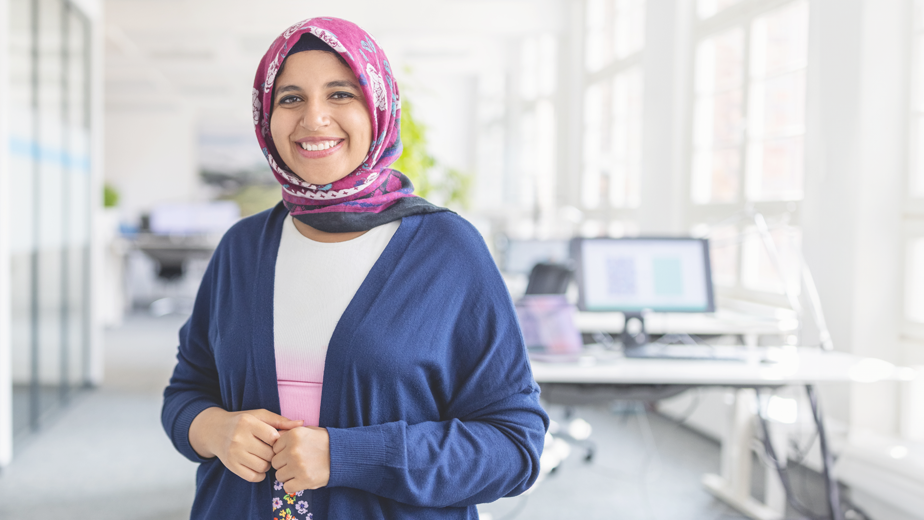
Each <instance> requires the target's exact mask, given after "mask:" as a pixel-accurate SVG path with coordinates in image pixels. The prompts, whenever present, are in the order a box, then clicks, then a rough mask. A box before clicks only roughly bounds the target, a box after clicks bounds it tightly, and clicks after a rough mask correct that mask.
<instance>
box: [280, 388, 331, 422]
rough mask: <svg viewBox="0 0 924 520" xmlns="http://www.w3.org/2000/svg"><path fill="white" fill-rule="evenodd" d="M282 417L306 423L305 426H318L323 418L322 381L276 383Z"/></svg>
mask: <svg viewBox="0 0 924 520" xmlns="http://www.w3.org/2000/svg"><path fill="white" fill-rule="evenodd" d="M276 384H277V385H278V387H279V406H280V408H281V412H282V416H283V417H288V418H289V419H293V420H296V421H298V420H302V421H305V426H317V425H318V420H319V418H320V416H321V384H322V382H321V381H318V382H316V383H306V382H302V381H283V380H281V379H279V380H277V381H276Z"/></svg>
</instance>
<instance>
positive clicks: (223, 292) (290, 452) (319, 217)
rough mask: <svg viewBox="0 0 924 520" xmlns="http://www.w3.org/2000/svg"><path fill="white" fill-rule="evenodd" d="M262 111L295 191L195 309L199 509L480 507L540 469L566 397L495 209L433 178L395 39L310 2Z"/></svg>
mask: <svg viewBox="0 0 924 520" xmlns="http://www.w3.org/2000/svg"><path fill="white" fill-rule="evenodd" d="M253 107H254V126H255V130H256V135H257V141H258V142H259V144H260V146H261V148H262V150H263V152H264V155H265V156H266V158H267V161H268V162H269V164H270V167H271V168H272V170H273V173H274V175H275V176H276V179H277V180H278V181H279V182H280V184H281V185H282V199H283V200H282V203H281V204H279V205H277V206H276V207H275V208H273V209H271V210H268V211H265V212H263V213H259V214H257V215H254V216H252V217H248V218H246V219H244V220H242V221H241V222H239V223H238V224H237V225H235V226H234V227H233V228H231V229H230V230H229V231H228V232H227V233H226V235H225V236H224V238H223V239H222V242H221V244H220V245H219V247H218V249H217V250H216V251H215V253H214V255H213V256H212V260H211V262H210V265H209V268H208V271H207V272H206V274H205V276H204V277H203V280H202V285H201V287H200V289H199V294H198V296H197V299H196V304H195V308H194V311H193V314H192V315H191V316H190V318H189V321H188V322H187V323H186V324H185V325H184V326H183V328H182V329H181V331H180V347H179V355H178V357H177V361H178V362H177V366H176V369H175V371H174V375H173V378H172V379H171V381H170V385H169V386H168V387H167V389H166V391H165V393H164V408H163V415H162V417H163V424H164V428H165V429H166V431H167V434H168V435H169V436H170V438H171V440H172V441H173V443H174V445H175V446H176V448H177V449H178V450H179V451H180V452H181V453H182V454H184V455H185V456H187V457H189V458H190V459H191V460H193V461H195V462H198V463H201V465H200V467H199V471H198V475H197V486H196V501H195V503H194V504H193V510H192V514H191V517H192V518H193V519H211V518H216V519H218V518H222V519H223V518H230V517H234V518H237V517H246V518H255V519H256V518H266V519H270V518H273V519H283V518H284V519H286V520H289V519H293V518H294V519H297V520H305V519H313V518H318V519H320V518H350V519H352V518H364V519H369V518H371V519H376V518H381V519H384V518H389V519H391V518H447V519H448V518H459V519H461V518H466V519H468V518H477V517H478V513H477V510H476V508H475V505H476V504H479V503H485V502H491V501H494V500H497V499H498V498H500V497H503V496H512V495H516V494H519V493H522V492H524V491H526V490H527V489H529V488H530V486H532V484H533V483H534V482H535V481H536V478H537V477H538V475H539V456H540V454H541V452H542V446H543V442H544V438H545V431H546V429H547V427H548V417H547V416H546V414H545V412H544V411H543V410H542V408H541V407H540V405H539V399H538V397H539V389H538V386H537V385H536V383H535V381H534V380H533V377H532V373H531V371H530V367H529V362H528V359H527V355H526V348H525V345H524V344H523V337H522V334H521V332H520V329H519V325H518V322H517V319H516V314H515V312H514V309H513V305H512V302H511V301H510V295H509V293H508V292H507V289H506V286H505V285H504V282H503V279H502V278H501V276H500V273H499V272H498V271H497V268H496V267H495V264H494V261H493V260H492V258H491V256H490V255H489V253H488V250H487V247H486V246H485V244H484V241H483V239H482V238H481V236H480V235H479V234H478V233H477V231H476V230H475V229H474V228H473V227H472V226H471V225H470V224H469V223H468V222H466V221H465V220H463V219H462V218H461V217H459V216H458V215H456V214H454V213H452V212H449V211H447V210H445V209H444V208H438V207H436V206H433V205H432V204H430V203H428V202H427V201H425V200H424V199H422V198H420V197H417V196H416V195H414V193H413V186H412V185H411V183H410V181H409V180H408V179H407V177H405V176H404V175H403V174H402V173H401V172H399V171H397V170H394V169H391V168H389V166H390V165H391V164H392V163H393V162H394V161H395V160H396V159H397V158H398V156H399V155H400V154H401V140H400V118H401V110H400V98H399V96H398V89H397V85H396V84H395V81H394V78H393V77H392V74H391V66H390V64H389V63H388V60H387V58H386V57H385V54H384V52H383V51H382V49H381V48H380V47H379V46H378V44H377V43H376V42H375V40H374V39H373V38H372V37H371V36H370V35H369V34H367V33H366V32H364V31H363V30H362V29H360V28H359V27H356V26H355V25H353V24H351V23H349V22H346V21H344V20H337V19H333V18H314V19H311V20H306V21H304V22H300V23H298V24H296V25H294V26H292V27H291V28H289V30H287V31H285V33H284V34H283V35H282V36H280V37H279V38H278V39H277V40H276V41H275V42H274V43H273V45H272V46H271V47H270V49H269V51H268V52H267V53H266V55H265V56H264V58H263V60H262V62H261V63H260V67H259V69H258V71H257V76H256V79H255V81H254V97H253Z"/></svg>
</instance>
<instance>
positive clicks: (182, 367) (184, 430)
mask: <svg viewBox="0 0 924 520" xmlns="http://www.w3.org/2000/svg"><path fill="white" fill-rule="evenodd" d="M218 255H219V252H218V251H216V252H215V256H213V258H212V261H211V262H210V263H209V267H208V269H207V270H206V272H205V276H204V277H203V279H202V283H201V284H200V286H199V292H198V293H197V295H196V302H195V304H194V306H193V312H192V314H191V315H190V317H189V319H188V320H187V321H186V323H185V324H184V325H183V327H182V328H181V329H180V338H179V339H180V344H179V349H178V351H177V364H176V367H175V368H174V370H173V376H172V377H171V378H170V384H169V385H168V386H167V388H166V389H165V390H164V404H163V409H162V410H161V423H162V424H163V426H164V430H166V432H167V436H169V437H170V440H171V442H173V445H174V447H176V449H177V451H179V452H180V453H181V454H183V455H184V456H185V457H186V458H188V459H190V460H192V461H193V462H204V461H206V460H208V459H205V458H203V457H200V456H199V454H198V453H196V451H195V450H194V449H193V448H192V446H191V445H190V444H189V427H190V425H191V424H192V422H193V419H195V418H196V416H197V415H199V414H200V413H201V412H202V411H203V410H205V409H206V408H211V407H213V406H217V407H220V408H223V406H222V401H221V393H220V387H219V380H218V370H217V369H216V366H215V358H214V355H213V353H212V348H211V344H210V341H209V336H208V331H209V315H210V312H211V305H210V302H211V299H212V298H211V294H212V278H213V276H212V274H213V272H214V270H215V264H216V257H217V256H218Z"/></svg>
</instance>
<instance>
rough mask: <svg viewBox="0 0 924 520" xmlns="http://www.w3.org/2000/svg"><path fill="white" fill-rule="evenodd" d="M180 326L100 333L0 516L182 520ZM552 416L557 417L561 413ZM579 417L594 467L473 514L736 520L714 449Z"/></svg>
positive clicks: (190, 481)
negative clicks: (101, 379)
mask: <svg viewBox="0 0 924 520" xmlns="http://www.w3.org/2000/svg"><path fill="white" fill-rule="evenodd" d="M182 321H183V319H182V318H181V317H177V316H167V317H163V318H151V317H148V316H144V315H134V316H130V317H129V318H128V319H127V320H126V321H125V323H124V325H123V326H121V327H119V328H117V329H113V330H109V331H107V333H106V338H105V340H106V378H105V384H104V385H102V386H101V387H100V388H98V389H95V390H89V391H86V392H83V393H82V394H79V395H78V396H77V397H76V398H75V399H74V400H73V402H72V403H71V404H70V405H69V406H68V407H67V408H65V409H63V410H61V411H59V412H58V413H56V414H54V415H53V416H52V418H51V419H50V420H48V421H47V422H46V424H45V425H44V426H43V428H42V429H41V431H39V432H38V433H35V434H30V435H26V436H20V437H19V438H17V440H16V448H15V458H14V461H13V463H12V464H11V465H10V466H9V467H7V468H5V470H4V471H3V472H2V473H0V519H3V520H34V519H36V518H55V519H74V520H83V519H88V520H89V519H93V520H108V519H113V520H114V519H124V518H133V519H137V520H179V519H182V518H188V516H189V508H190V504H191V503H192V498H193V494H194V492H195V483H194V473H195V465H194V464H192V463H190V462H188V461H187V460H186V459H184V458H183V457H182V456H180V455H179V454H178V453H176V451H175V450H174V449H173V447H172V446H171V444H170V442H169V441H168V440H167V437H166V435H165V434H164V433H163V430H162V429H161V426H160V401H161V391H162V389H163V387H164V385H165V384H166V381H167V379H168V377H169V374H170V371H171V369H172V365H173V360H174V354H175V345H176V333H177V330H178V328H179V326H180V325H181V324H182ZM549 412H550V415H551V416H552V417H553V418H555V419H558V420H560V421H562V422H564V419H563V410H562V409H561V408H557V407H550V409H549ZM578 414H579V415H580V416H581V417H582V418H584V419H586V420H587V421H588V422H589V423H590V424H591V425H592V426H593V429H594V430H593V435H592V437H591V439H592V440H593V441H594V442H595V444H596V452H595V453H596V454H595V457H594V459H593V461H592V462H590V463H588V462H586V461H584V460H583V457H582V455H583V451H582V450H581V448H580V447H578V446H576V447H575V449H574V450H573V451H572V454H571V456H570V457H568V458H567V459H566V460H565V461H564V462H563V463H562V464H561V466H560V467H559V468H558V469H557V470H556V471H555V472H554V473H552V474H550V475H549V476H548V477H547V478H546V479H545V480H544V481H543V482H542V483H541V484H540V485H539V486H537V487H536V488H534V490H533V491H532V492H531V493H530V494H528V495H526V496H522V497H514V498H505V499H501V500H498V501H497V502H494V503H491V504H485V505H483V506H480V507H479V511H480V512H481V515H482V518H486V519H491V520H502V519H505V520H513V519H514V518H516V519H524V520H525V519H562V518H566V519H570V518H579V519H581V520H594V519H629V520H631V519H640V520H674V519H676V520H699V519H703V520H719V519H734V518H741V517H740V516H739V515H737V514H736V513H735V512H734V511H733V510H732V509H730V508H728V507H727V506H725V505H724V504H722V503H721V502H719V501H717V500H715V499H713V498H712V496H711V495H709V494H708V493H707V492H706V491H705V490H704V489H703V487H702V485H701V484H700V478H701V476H702V474H703V473H706V472H715V471H717V470H718V466H719V447H718V445H717V444H716V443H715V442H713V441H711V440H708V439H706V438H704V437H702V436H700V435H698V434H696V433H694V432H692V431H690V430H688V429H686V428H684V427H683V426H681V425H678V424H676V423H674V422H672V421H670V420H668V419H665V418H663V417H661V416H658V415H656V414H644V413H642V412H641V411H640V408H638V407H628V408H627V407H621V408H620V409H619V410H614V409H613V408H610V407H588V408H580V409H578ZM646 420H647V422H648V424H649V425H650V433H649V430H648V429H646V425H645V421H646Z"/></svg>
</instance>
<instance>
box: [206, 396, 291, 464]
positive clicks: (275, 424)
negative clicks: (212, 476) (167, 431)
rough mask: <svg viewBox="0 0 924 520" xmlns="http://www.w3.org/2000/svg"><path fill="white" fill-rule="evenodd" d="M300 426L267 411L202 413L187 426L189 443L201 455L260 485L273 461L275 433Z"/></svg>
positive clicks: (217, 409)
mask: <svg viewBox="0 0 924 520" xmlns="http://www.w3.org/2000/svg"><path fill="white" fill-rule="evenodd" d="M301 425H302V421H292V420H289V419H286V418H285V417H283V416H281V415H277V414H274V413H273V412H270V411H269V410H246V411H243V412H228V411H225V410H222V409H221V408H217V407H213V408H207V409H205V410H203V411H202V412H201V413H200V414H199V415H197V416H196V418H195V419H193V422H192V424H191V425H190V427H189V444H190V445H191V446H192V448H193V449H194V450H196V453H198V454H199V455H200V456H202V457H205V458H209V457H218V458H219V459H220V460H221V462H222V464H224V465H225V467H226V468H228V469H229V470H230V471H231V472H232V473H234V474H235V475H237V476H239V477H241V478H242V479H244V480H246V481H248V482H260V481H262V480H263V479H264V478H266V472H267V471H268V470H269V468H270V461H272V460H273V455H274V454H273V444H274V443H276V441H277V440H278V439H279V437H280V433H279V432H278V431H277V430H289V429H291V428H296V427H298V426H301Z"/></svg>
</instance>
